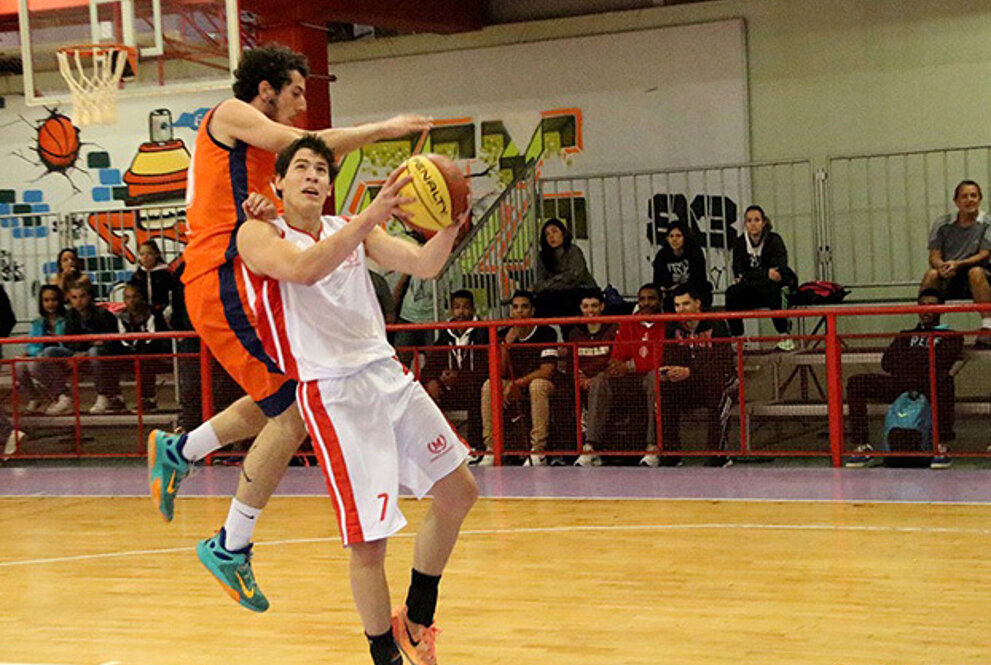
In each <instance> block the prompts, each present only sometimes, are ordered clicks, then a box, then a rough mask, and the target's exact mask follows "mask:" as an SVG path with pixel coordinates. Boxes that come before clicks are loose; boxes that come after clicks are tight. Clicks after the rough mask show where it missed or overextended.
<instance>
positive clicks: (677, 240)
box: [654, 222, 712, 312]
mask: <svg viewBox="0 0 991 665" xmlns="http://www.w3.org/2000/svg"><path fill="white" fill-rule="evenodd" d="M654 284H656V285H657V286H659V287H660V288H661V293H662V294H663V296H664V311H665V312H673V311H674V301H673V296H672V291H674V289H675V288H676V287H678V286H681V285H682V284H684V285H687V286H689V287H691V288H692V289H694V290H695V292H696V293H699V294H700V295H701V296H702V309H703V310H706V311H708V310H709V309H710V308H711V307H712V282H710V281H709V272H708V270H707V268H706V263H705V252H703V251H702V248H701V247H699V245H698V242H697V241H696V240H695V234H693V233H692V232H691V231H690V230H689V229H688V227H687V226H686V225H684V224H682V223H681V222H674V223H672V224H671V225H669V226H668V232H667V234H666V235H665V236H664V240H663V243H662V245H661V248H660V249H659V250H657V255H656V256H654Z"/></svg>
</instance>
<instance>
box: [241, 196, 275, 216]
mask: <svg viewBox="0 0 991 665" xmlns="http://www.w3.org/2000/svg"><path fill="white" fill-rule="evenodd" d="M241 209H242V210H244V214H245V215H246V216H247V217H248V219H260V220H262V221H263V222H271V221H274V220H275V219H277V218H278V216H279V210H278V208H276V207H275V204H274V203H272V200H271V199H269V198H268V197H266V196H262V195H261V194H259V193H258V192H252V193H251V194H249V195H248V198H246V199H245V200H244V203H242V204H241Z"/></svg>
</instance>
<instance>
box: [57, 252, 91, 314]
mask: <svg viewBox="0 0 991 665" xmlns="http://www.w3.org/2000/svg"><path fill="white" fill-rule="evenodd" d="M56 263H57V268H58V272H56V273H55V274H54V275H52V276H51V277H49V278H48V283H49V284H52V285H54V286H57V287H59V288H60V289H62V295H64V296H65V299H66V302H68V301H69V289H71V288H72V287H73V286H75V285H76V284H82V285H83V286H86V287H89V289H90V292H91V293H92V291H93V288H92V287H93V282H92V281H91V280H90V278H89V275H87V274H86V273H84V272H83V262H82V261H80V260H79V254H78V253H77V252H76V250H75V249H73V248H72V247H66V248H65V249H63V250H62V251H61V252H59V253H58V260H57V261H56Z"/></svg>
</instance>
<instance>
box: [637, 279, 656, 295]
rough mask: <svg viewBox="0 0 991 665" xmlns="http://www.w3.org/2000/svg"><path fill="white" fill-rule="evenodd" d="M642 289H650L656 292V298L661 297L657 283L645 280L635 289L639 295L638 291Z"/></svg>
mask: <svg viewBox="0 0 991 665" xmlns="http://www.w3.org/2000/svg"><path fill="white" fill-rule="evenodd" d="M644 289H650V290H651V291H653V292H654V293H656V294H657V297H658V298H660V297H661V287H659V286H658V285H657V284H654V283H653V282H647V283H646V284H644V285H643V286H641V287H640V288H639V289H637V295H638V296H639V295H640V292H641V291H643V290H644Z"/></svg>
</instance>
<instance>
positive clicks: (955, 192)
mask: <svg viewBox="0 0 991 665" xmlns="http://www.w3.org/2000/svg"><path fill="white" fill-rule="evenodd" d="M962 187H977V195H978V196H980V197H981V198H982V199H983V198H984V192H982V191H981V186H980V185H978V184H977V182H976V181H974V180H961V181H960V182H958V183H957V186H956V188H954V190H953V200H954V201H956V200H957V197H959V196H960V189H961V188H962Z"/></svg>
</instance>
